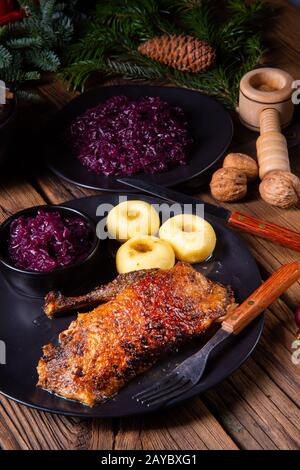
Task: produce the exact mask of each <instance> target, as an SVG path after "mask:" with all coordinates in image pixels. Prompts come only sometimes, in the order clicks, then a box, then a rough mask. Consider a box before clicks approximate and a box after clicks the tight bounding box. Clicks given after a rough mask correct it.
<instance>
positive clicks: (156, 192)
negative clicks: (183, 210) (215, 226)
mask: <svg viewBox="0 0 300 470" xmlns="http://www.w3.org/2000/svg"><path fill="white" fill-rule="evenodd" d="M117 181H119V183H122V184H125V185H126V186H130V187H131V188H135V189H138V190H139V191H143V192H145V193H148V194H151V195H152V196H156V197H159V198H161V199H164V200H166V201H168V202H178V203H179V204H193V205H195V204H204V216H205V212H207V213H208V214H210V215H212V216H214V217H217V218H219V219H223V220H225V221H226V222H227V221H228V220H229V218H230V216H231V212H230V211H229V210H228V209H225V208H224V207H218V206H215V205H213V204H210V203H207V202H203V201H201V199H196V198H195V197H192V196H189V195H188V194H184V193H179V192H178V191H174V190H173V189H169V188H165V187H163V186H159V185H158V184H152V183H148V182H147V181H145V180H142V179H139V178H118V179H117Z"/></svg>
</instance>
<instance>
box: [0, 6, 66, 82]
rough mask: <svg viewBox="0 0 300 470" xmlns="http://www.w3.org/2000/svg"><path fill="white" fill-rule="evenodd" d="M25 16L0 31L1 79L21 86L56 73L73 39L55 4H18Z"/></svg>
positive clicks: (62, 11)
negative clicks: (44, 75) (65, 50)
mask: <svg viewBox="0 0 300 470" xmlns="http://www.w3.org/2000/svg"><path fill="white" fill-rule="evenodd" d="M19 4H20V6H21V7H22V8H23V9H24V10H25V11H26V12H27V13H28V16H27V17H25V18H23V19H22V20H20V21H17V22H15V23H10V24H9V25H7V26H4V27H0V76H1V79H3V80H5V81H7V82H11V83H13V84H15V85H16V86H17V87H18V86H22V85H23V84H24V83H26V82H27V81H30V82H31V81H34V80H39V79H40V78H41V73H42V72H45V71H53V72H54V71H57V70H58V68H59V67H60V64H61V57H63V53H64V47H65V45H66V44H67V43H68V42H70V40H71V38H72V36H73V24H72V20H71V18H70V17H69V16H68V15H66V14H65V8H66V7H65V6H64V5H63V4H61V3H59V2H58V1H56V0H40V1H39V2H37V1H36V0H19Z"/></svg>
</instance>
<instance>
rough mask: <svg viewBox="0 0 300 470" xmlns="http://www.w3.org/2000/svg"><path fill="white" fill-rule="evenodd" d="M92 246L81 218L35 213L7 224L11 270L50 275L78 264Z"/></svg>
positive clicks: (85, 225)
mask: <svg viewBox="0 0 300 470" xmlns="http://www.w3.org/2000/svg"><path fill="white" fill-rule="evenodd" d="M91 247H92V233H91V229H90V227H89V225H88V224H87V222H86V221H85V220H84V219H83V218H81V217H62V215H61V214H60V213H59V212H58V211H49V212H46V211H44V210H41V209H40V210H39V211H38V212H37V215H36V216H31V217H24V216H20V217H18V218H17V219H15V220H13V222H12V223H11V225H10V236H9V240H8V253H9V257H10V260H11V261H12V263H13V264H14V266H15V267H17V268H20V269H25V270H29V271H38V272H50V271H54V270H55V269H58V268H63V267H66V266H69V265H71V264H74V263H76V262H79V261H82V260H83V259H85V258H86V256H87V255H88V253H89V251H90V249H91Z"/></svg>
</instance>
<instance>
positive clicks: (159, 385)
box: [132, 374, 180, 401]
mask: <svg viewBox="0 0 300 470" xmlns="http://www.w3.org/2000/svg"><path fill="white" fill-rule="evenodd" d="M178 379H180V377H179V376H178V375H177V374H176V375H175V374H171V375H169V376H168V377H166V378H165V379H162V380H160V381H159V382H158V383H156V384H155V385H152V386H151V387H148V388H146V389H145V390H143V391H142V392H139V393H137V394H136V395H134V396H133V397H132V398H134V399H136V400H138V401H139V400H140V398H141V397H145V396H146V395H147V396H148V395H149V394H150V395H152V393H154V392H155V391H156V390H162V389H163V388H165V387H167V386H169V384H170V382H171V383H174V382H175V381H176V380H178Z"/></svg>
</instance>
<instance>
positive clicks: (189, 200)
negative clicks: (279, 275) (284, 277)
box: [118, 177, 300, 251]
mask: <svg viewBox="0 0 300 470" xmlns="http://www.w3.org/2000/svg"><path fill="white" fill-rule="evenodd" d="M118 181H119V182H120V183H123V184H124V185H126V186H130V187H131V188H135V189H138V190H139V191H143V192H145V193H148V194H151V195H152V196H156V197H159V198H161V199H164V200H166V201H168V202H172V203H174V202H177V203H179V204H193V205H195V204H204V211H205V212H206V213H208V214H210V215H212V216H214V217H217V218H219V219H222V220H223V221H225V222H227V224H228V225H230V226H231V227H235V228H238V229H240V230H242V231H244V232H246V233H250V234H251V235H256V236H258V237H261V238H265V239H267V240H270V241H271V242H273V243H277V244H278V245H283V246H286V247H288V248H290V249H292V250H295V251H300V233H299V232H295V231H293V230H289V229H287V228H284V227H282V226H280V225H276V224H273V223H271V222H267V221H266V220H263V219H257V218H256V217H252V216H251V215H247V214H244V213H241V212H231V211H230V210H229V209H225V207H219V206H215V205H214V204H210V203H207V202H202V201H201V200H200V199H196V198H194V197H192V196H189V195H187V194H183V193H179V192H177V191H174V190H173V189H169V188H165V187H163V186H159V185H156V184H152V183H148V182H147V181H145V180H142V179H138V178H133V177H131V178H118Z"/></svg>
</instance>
